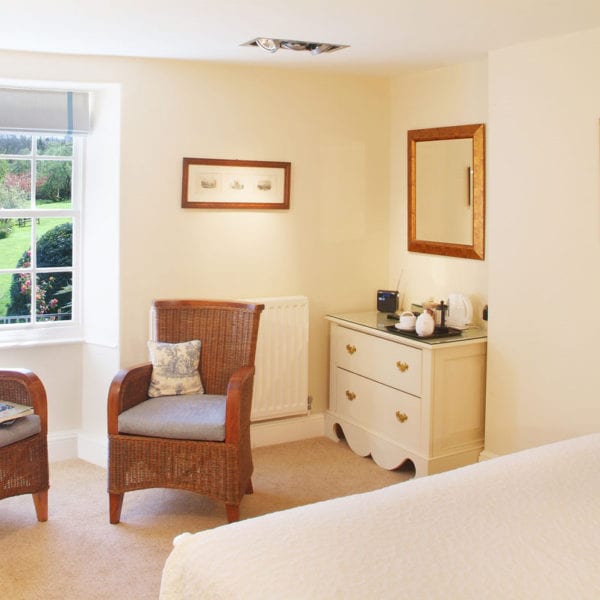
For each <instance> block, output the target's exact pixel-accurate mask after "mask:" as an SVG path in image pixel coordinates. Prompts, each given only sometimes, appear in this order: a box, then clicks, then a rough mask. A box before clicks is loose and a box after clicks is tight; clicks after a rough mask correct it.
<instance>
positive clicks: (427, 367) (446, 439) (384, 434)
mask: <svg viewBox="0 0 600 600" xmlns="http://www.w3.org/2000/svg"><path fill="white" fill-rule="evenodd" d="M328 319H329V321H330V322H331V323H330V393H329V410H328V411H327V413H326V415H325V426H326V434H327V435H328V436H329V437H330V438H332V439H335V440H338V439H340V438H341V437H344V438H345V439H346V441H347V442H348V445H349V446H350V448H351V449H352V450H353V451H354V452H356V453H357V454H360V455H361V456H367V455H369V454H370V455H371V456H372V457H373V460H375V462H376V463H377V464H378V465H380V466H382V467H384V468H386V469H395V468H396V467H398V466H400V465H401V464H403V463H404V462H405V461H406V460H410V461H412V463H413V464H414V466H415V471H416V475H417V476H420V475H427V474H431V473H437V472H440V471H445V470H447V469H452V468H455V467H459V466H462V465H466V464H469V463H472V462H476V461H477V460H478V457H479V453H480V452H481V450H482V449H483V442H484V403H485V362H486V346H487V344H486V338H485V335H484V334H483V332H481V333H480V335H478V334H477V332H475V333H474V332H470V333H469V334H466V333H463V335H462V336H460V337H458V338H449V339H448V340H446V341H440V340H438V341H436V343H427V342H425V341H422V340H413V339H410V338H407V337H404V336H398V335H395V334H393V333H388V332H387V330H386V329H385V325H386V324H389V323H393V321H389V322H387V321H386V319H385V317H384V316H382V315H378V314H377V313H364V314H363V313H357V314H355V315H339V316H335V315H332V316H329V317H328Z"/></svg>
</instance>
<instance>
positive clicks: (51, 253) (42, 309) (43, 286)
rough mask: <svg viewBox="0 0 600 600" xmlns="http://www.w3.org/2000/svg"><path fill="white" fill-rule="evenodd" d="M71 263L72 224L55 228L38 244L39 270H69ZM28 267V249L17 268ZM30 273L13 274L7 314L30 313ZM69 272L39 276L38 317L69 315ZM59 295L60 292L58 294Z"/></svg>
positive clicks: (70, 292) (70, 294)
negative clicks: (45, 268)
mask: <svg viewBox="0 0 600 600" xmlns="http://www.w3.org/2000/svg"><path fill="white" fill-rule="evenodd" d="M72 260H73V228H72V225H71V223H63V224H62V225H57V226H56V227H54V228H53V229H51V230H50V231H48V232H46V233H45V234H44V235H43V236H42V237H41V238H40V240H39V241H38V244H37V266H38V267H68V266H71V264H72ZM29 266H31V249H29V250H26V251H25V252H24V253H23V255H22V256H21V258H19V260H18V261H17V265H16V268H17V269H18V268H20V267H29ZM32 284H33V282H32V281H31V277H30V276H29V274H15V275H13V278H12V283H11V286H10V299H11V303H10V305H9V306H8V310H7V313H6V314H7V315H28V314H29V312H30V310H31V286H32ZM70 286H71V273H42V274H40V275H38V291H37V294H36V311H37V313H38V314H57V313H61V312H63V313H70V312H71V297H72V291H71V287H70ZM60 292H62V293H60Z"/></svg>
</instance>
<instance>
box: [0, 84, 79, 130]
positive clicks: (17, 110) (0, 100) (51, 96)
mask: <svg viewBox="0 0 600 600" xmlns="http://www.w3.org/2000/svg"><path fill="white" fill-rule="evenodd" d="M0 129H4V130H12V131H39V132H44V133H61V134H73V133H77V134H84V133H88V132H89V130H90V110H89V94H88V93H87V92H69V91H56V90H25V89H14V88H0Z"/></svg>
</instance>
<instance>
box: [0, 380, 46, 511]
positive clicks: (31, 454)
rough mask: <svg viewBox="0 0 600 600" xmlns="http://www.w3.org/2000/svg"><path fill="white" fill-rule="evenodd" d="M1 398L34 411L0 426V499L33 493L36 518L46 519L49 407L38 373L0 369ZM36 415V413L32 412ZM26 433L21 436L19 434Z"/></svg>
mask: <svg viewBox="0 0 600 600" xmlns="http://www.w3.org/2000/svg"><path fill="white" fill-rule="evenodd" d="M0 400H7V401H10V402H16V403H17V404H25V405H27V406H32V407H33V411H34V415H31V416H28V417H21V418H19V419H18V420H17V422H15V423H14V424H13V425H10V426H4V427H2V428H0V499H1V498H8V497H9V496H18V495H20V494H32V495H33V503H34V505H35V511H36V514H37V518H38V521H47V520H48V488H49V477H48V441H47V439H48V408H47V402H46V390H45V389H44V385H43V384H42V382H41V381H40V379H39V377H38V376H37V375H35V374H34V373H32V372H31V371H29V370H27V369H10V370H7V369H3V370H0ZM35 415H37V416H35ZM23 435H24V436H25V437H21V436H23Z"/></svg>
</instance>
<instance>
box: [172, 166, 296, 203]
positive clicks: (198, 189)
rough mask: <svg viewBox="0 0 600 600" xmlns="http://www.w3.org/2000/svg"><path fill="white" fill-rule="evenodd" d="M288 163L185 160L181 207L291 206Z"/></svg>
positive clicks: (289, 168)
mask: <svg viewBox="0 0 600 600" xmlns="http://www.w3.org/2000/svg"><path fill="white" fill-rule="evenodd" d="M290 173H291V163H289V162H269V161H258V160H222V159H217V158H184V159H183V182H182V194H181V207H182V208H225V209H228V208H254V209H256V208H259V209H269V210H272V209H287V208H289V207H290Z"/></svg>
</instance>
